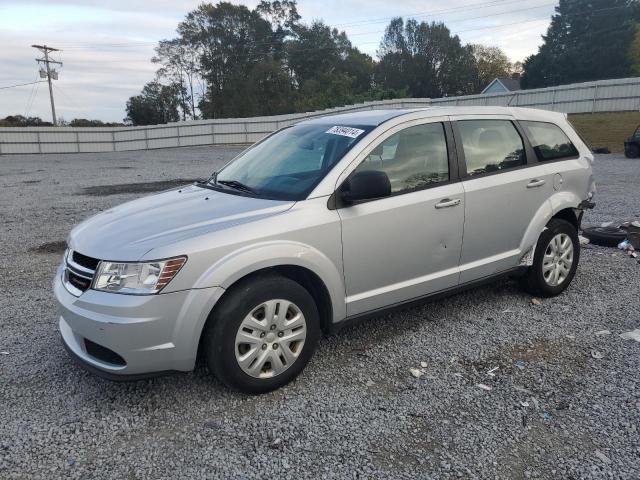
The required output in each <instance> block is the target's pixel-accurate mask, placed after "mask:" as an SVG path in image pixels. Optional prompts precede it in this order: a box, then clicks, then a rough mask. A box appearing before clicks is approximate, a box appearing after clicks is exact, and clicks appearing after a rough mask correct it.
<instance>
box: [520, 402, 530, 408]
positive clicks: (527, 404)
mask: <svg viewBox="0 0 640 480" xmlns="http://www.w3.org/2000/svg"><path fill="white" fill-rule="evenodd" d="M520 406H521V407H524V408H527V407H529V402H520Z"/></svg>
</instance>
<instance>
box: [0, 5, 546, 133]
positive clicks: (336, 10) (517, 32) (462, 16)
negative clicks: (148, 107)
mask: <svg viewBox="0 0 640 480" xmlns="http://www.w3.org/2000/svg"><path fill="white" fill-rule="evenodd" d="M200 3H202V2H201V0H128V1H126V0H111V1H110V0H84V1H82V0H55V1H54V0H0V45H2V48H1V49H0V118H4V117H5V116H7V115H12V114H20V115H26V116H39V117H41V118H42V119H44V120H51V107H50V104H49V95H48V93H49V92H48V87H47V85H46V83H39V84H36V85H25V86H20V87H15V88H2V87H6V86H11V85H15V84H21V83H28V82H34V81H36V80H39V78H38V67H37V64H36V61H35V58H36V57H37V56H39V52H37V51H36V50H35V49H34V48H32V47H31V45H32V44H40V45H43V44H46V45H48V46H52V47H56V48H59V49H61V50H62V51H61V52H58V53H57V54H55V55H53V58H54V59H56V60H60V61H62V62H63V66H62V68H59V80H57V81H54V82H53V85H54V97H55V103H56V111H57V116H58V118H60V117H62V118H64V119H66V120H71V119H73V118H91V119H99V120H103V121H122V119H123V118H124V117H125V103H126V101H127V99H128V98H129V97H130V96H132V95H137V94H138V93H139V92H140V90H141V89H142V87H143V85H144V84H145V83H147V82H149V81H151V80H153V78H154V73H155V70H156V66H155V65H153V64H152V63H151V57H152V56H153V48H154V46H155V45H156V44H157V42H158V40H161V39H168V38H173V37H175V30H176V27H177V25H178V23H179V22H180V21H181V20H182V19H183V18H184V16H185V15H186V14H187V13H188V12H189V11H191V10H193V9H195V8H196V7H197V6H198V5H199V4H200ZM213 3H215V2H213ZM232 3H238V4H244V5H247V6H248V7H250V8H253V7H255V5H256V4H257V3H258V1H257V0H240V1H238V0H232ZM557 3H558V0H395V1H390V0H322V1H311V0H298V11H299V13H300V14H301V16H302V21H303V22H305V23H310V22H312V21H313V20H323V21H324V22H325V23H327V24H329V25H331V26H335V27H337V28H339V29H340V30H344V31H346V32H347V35H348V36H349V38H350V39H351V41H352V42H353V44H354V45H355V46H357V47H358V48H360V50H362V51H364V52H366V53H368V54H370V55H372V56H373V57H374V58H375V54H376V50H377V48H378V45H379V43H380V39H381V38H382V35H383V33H384V29H385V27H386V25H387V24H388V23H389V20H390V19H391V18H392V17H395V16H403V17H405V18H409V17H411V18H416V19H417V20H420V21H422V20H426V21H442V22H444V23H445V24H446V25H447V26H448V27H449V28H450V30H451V31H452V32H453V33H456V34H458V35H459V36H460V38H461V39H462V41H463V43H481V44H484V45H488V46H498V47H500V48H502V49H503V50H504V51H505V53H506V54H507V55H508V56H509V58H510V59H511V60H512V61H521V60H524V59H525V58H526V57H527V56H528V55H531V54H533V53H536V52H537V49H538V46H539V45H540V44H541V43H542V38H541V35H542V34H544V33H545V32H546V30H547V27H548V26H549V22H550V18H551V15H552V14H553V11H554V6H555V5H557Z"/></svg>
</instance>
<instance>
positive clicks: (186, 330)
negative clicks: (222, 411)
mask: <svg viewBox="0 0 640 480" xmlns="http://www.w3.org/2000/svg"><path fill="white" fill-rule="evenodd" d="M63 270H64V269H63V268H62V267H61V268H60V269H59V270H58V272H57V274H56V278H55V280H54V284H53V290H54V294H55V297H56V300H57V301H58V304H59V307H60V318H59V322H58V323H59V330H60V335H61V336H62V341H63V342H64V344H65V347H66V348H67V350H69V351H70V352H71V353H72V354H73V356H74V357H75V358H76V359H77V360H79V361H80V362H82V363H83V364H85V365H86V366H88V367H89V369H90V370H94V371H96V370H97V371H98V372H97V373H102V374H104V375H103V376H106V377H114V376H118V377H120V376H121V377H122V378H123V379H135V378H137V377H140V376H141V375H145V376H146V375H148V374H154V373H155V374H157V373H160V372H166V371H189V370H192V369H193V367H194V365H195V360H196V356H197V353H198V343H199V341H200V334H201V332H202V328H203V326H204V323H205V321H206V319H207V317H208V316H209V312H211V309H212V308H213V306H214V305H215V303H216V302H217V301H218V299H219V298H220V296H221V295H222V293H223V292H224V289H223V288H220V287H212V288H204V289H197V290H183V291H179V292H173V293H165V294H159V295H121V294H115V293H107V292H98V291H95V290H87V291H85V292H84V293H82V294H81V295H80V296H78V297H76V296H74V295H72V294H71V293H69V292H68V291H67V289H66V288H65V286H64V285H63V281H62V275H63ZM105 352H106V353H107V354H105Z"/></svg>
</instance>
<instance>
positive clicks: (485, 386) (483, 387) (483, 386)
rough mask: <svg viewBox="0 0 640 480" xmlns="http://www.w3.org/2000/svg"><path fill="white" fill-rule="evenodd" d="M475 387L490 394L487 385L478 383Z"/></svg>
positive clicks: (489, 388)
mask: <svg viewBox="0 0 640 480" xmlns="http://www.w3.org/2000/svg"><path fill="white" fill-rule="evenodd" d="M476 387H478V388H481V389H482V390H486V391H487V392H490V391H491V389H492V387H490V386H489V385H485V384H484V383H479V384H477V385H476Z"/></svg>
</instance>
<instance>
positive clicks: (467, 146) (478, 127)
mask: <svg viewBox="0 0 640 480" xmlns="http://www.w3.org/2000/svg"><path fill="white" fill-rule="evenodd" d="M457 124H458V129H459V131H460V136H461V137H462V147H463V149H464V158H465V162H466V165H467V175H469V176H474V175H481V174H483V173H491V172H498V171H502V170H508V169H510V168H515V167H519V166H521V165H524V164H525V163H526V156H525V153H524V144H523V143H522V138H520V134H519V133H518V131H517V130H516V127H515V126H514V125H513V123H511V122H510V121H509V120H460V121H458V122H457Z"/></svg>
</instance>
